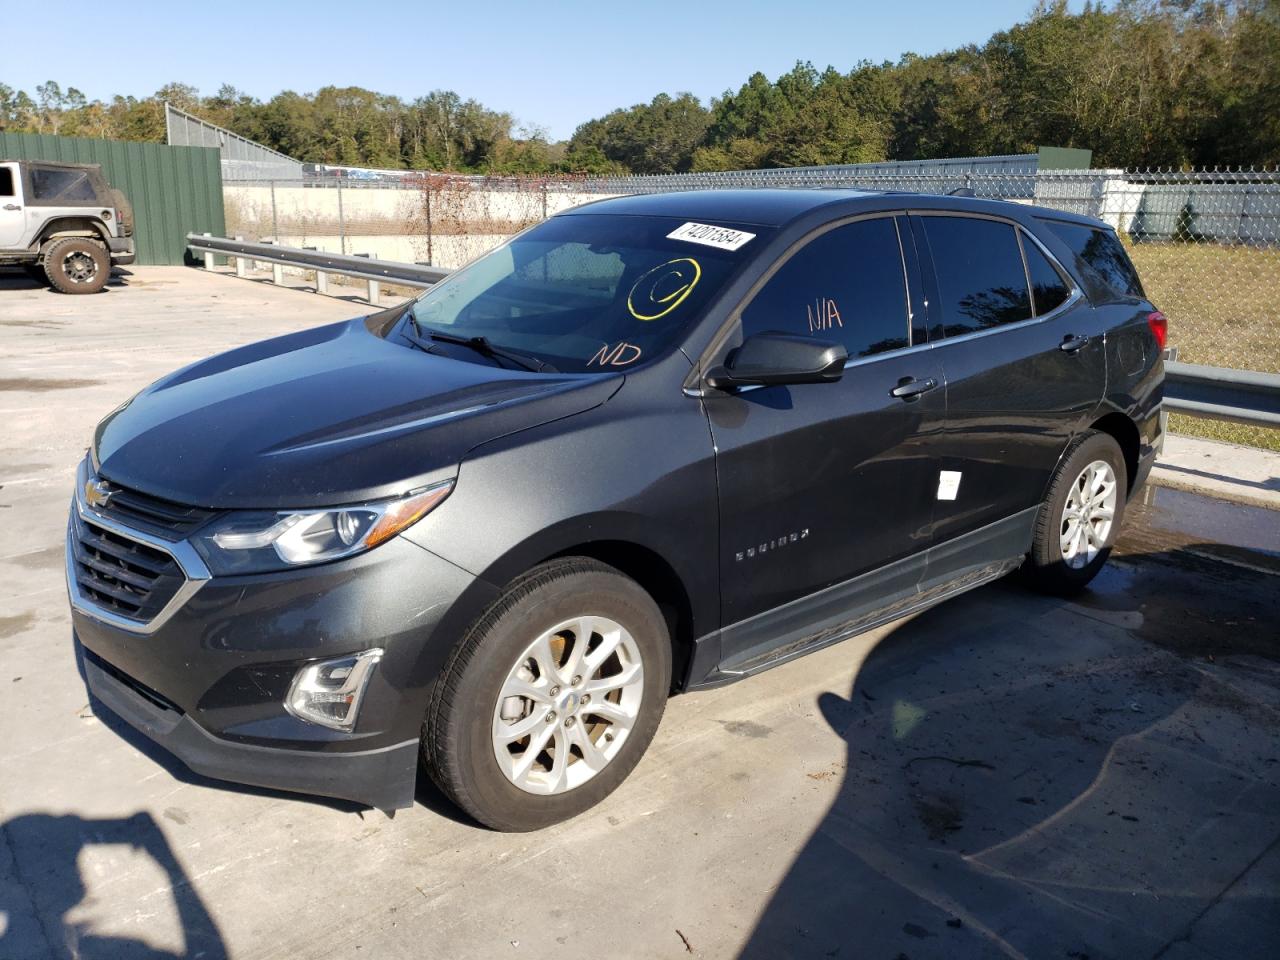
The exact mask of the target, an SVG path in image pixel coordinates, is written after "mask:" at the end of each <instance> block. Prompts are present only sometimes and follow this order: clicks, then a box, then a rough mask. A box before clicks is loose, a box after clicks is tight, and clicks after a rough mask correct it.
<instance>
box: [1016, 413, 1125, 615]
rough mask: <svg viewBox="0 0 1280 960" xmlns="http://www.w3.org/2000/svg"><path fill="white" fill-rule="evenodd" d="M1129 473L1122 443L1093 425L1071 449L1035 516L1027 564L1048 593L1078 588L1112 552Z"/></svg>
mask: <svg viewBox="0 0 1280 960" xmlns="http://www.w3.org/2000/svg"><path fill="white" fill-rule="evenodd" d="M1127 489H1128V475H1127V472H1126V470H1125V461H1124V454H1123V453H1122V452H1121V450H1120V445H1119V444H1117V443H1116V441H1115V440H1114V439H1113V438H1112V437H1111V436H1110V435H1108V434H1105V433H1100V432H1098V431H1096V430H1090V431H1088V432H1086V433H1084V434H1082V435H1081V436H1080V437H1079V438H1078V439H1077V440H1076V441H1075V442H1074V443H1073V444H1072V446H1071V448H1070V449H1069V450H1068V451H1067V454H1066V455H1065V456H1064V457H1063V459H1062V463H1061V464H1060V465H1059V467H1058V472H1057V473H1056V474H1055V475H1054V478H1053V481H1052V482H1051V483H1050V484H1049V491H1048V493H1047V494H1046V496H1045V500H1044V503H1042V504H1041V505H1040V513H1039V515H1038V516H1037V518H1036V528H1035V537H1034V540H1033V542H1032V546H1031V552H1030V554H1029V555H1028V557H1027V559H1028V563H1027V565H1026V568H1025V569H1026V570H1027V574H1028V576H1029V578H1030V580H1031V582H1032V584H1033V585H1034V586H1035V587H1036V588H1038V589H1040V590H1043V591H1044V592H1046V593H1051V594H1055V595H1058V596H1067V595H1070V594H1073V593H1076V592H1077V591H1079V590H1082V589H1084V587H1085V586H1086V585H1087V584H1088V583H1089V581H1090V580H1092V579H1093V578H1094V577H1095V576H1097V574H1098V571H1099V570H1101V569H1102V565H1103V564H1104V563H1106V562H1107V557H1108V556H1110V555H1111V548H1112V546H1113V545H1114V544H1115V540H1116V536H1117V535H1118V534H1119V532H1120V522H1121V520H1122V518H1123V516H1124V506H1125V491H1126V490H1127Z"/></svg>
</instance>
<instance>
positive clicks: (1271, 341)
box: [1125, 243, 1280, 452]
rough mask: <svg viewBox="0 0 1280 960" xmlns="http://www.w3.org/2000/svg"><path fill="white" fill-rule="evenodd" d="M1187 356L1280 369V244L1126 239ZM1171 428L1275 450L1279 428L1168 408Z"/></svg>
mask: <svg viewBox="0 0 1280 960" xmlns="http://www.w3.org/2000/svg"><path fill="white" fill-rule="evenodd" d="M1125 246H1126V247H1127V248H1128V250H1129V256H1130V257H1132V258H1133V263H1134V266H1136V267H1137V268H1138V274H1139V276H1141V277H1142V285H1143V287H1144V288H1145V289H1146V291H1147V296H1148V297H1149V298H1150V299H1151V302H1152V303H1154V304H1155V305H1156V306H1157V307H1159V308H1160V309H1161V310H1162V311H1164V313H1165V315H1166V316H1168V318H1169V343H1170V344H1171V345H1173V346H1176V347H1177V348H1178V359H1179V360H1181V361H1183V362H1184V363H1205V364H1209V365H1211V366H1215V367H1234V368H1235V369H1237V370H1260V371H1263V372H1264V373H1280V248H1275V247H1245V246H1224V245H1222V244H1216V243H1138V244H1130V243H1126V244H1125ZM1169 430H1170V431H1171V432H1173V433H1182V434H1186V435H1188V436H1193V437H1205V438H1207V439H1210V440H1223V441H1226V442H1228V443H1239V444H1243V445H1245V446H1250V447H1262V448H1263V449H1266V450H1275V451H1277V452H1280V430H1274V429H1272V428H1270V427H1255V426H1249V425H1247V424H1241V423H1226V422H1223V421H1219V420H1204V419H1202V418H1200V417H1188V416H1186V415H1183V414H1172V415H1171V416H1170V417H1169Z"/></svg>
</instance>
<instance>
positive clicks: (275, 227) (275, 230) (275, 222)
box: [271, 180, 280, 240]
mask: <svg viewBox="0 0 1280 960" xmlns="http://www.w3.org/2000/svg"><path fill="white" fill-rule="evenodd" d="M271 239H272V240H279V239H280V219H279V217H277V216H276V182H275V181H274V180H272V181H271Z"/></svg>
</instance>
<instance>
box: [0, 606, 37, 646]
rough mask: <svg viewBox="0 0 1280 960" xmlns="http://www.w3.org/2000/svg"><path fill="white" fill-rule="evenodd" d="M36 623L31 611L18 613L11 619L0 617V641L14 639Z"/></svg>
mask: <svg viewBox="0 0 1280 960" xmlns="http://www.w3.org/2000/svg"><path fill="white" fill-rule="evenodd" d="M35 622H36V615H35V614H34V613H32V612H31V611H29V610H28V611H27V612H26V613H19V614H16V615H14V616H11V617H0V639H3V638H6V637H16V636H17V635H18V634H20V633H22V632H23V631H25V630H28V629H30V628H31V626H32V624H34V623H35Z"/></svg>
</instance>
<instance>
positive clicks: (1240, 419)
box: [187, 233, 1280, 427]
mask: <svg viewBox="0 0 1280 960" xmlns="http://www.w3.org/2000/svg"><path fill="white" fill-rule="evenodd" d="M187 247H188V248H189V249H190V250H191V252H192V253H195V254H199V255H202V256H203V257H204V261H205V266H206V267H212V266H213V258H214V257H215V256H224V257H230V258H233V259H234V260H235V261H236V273H237V275H239V276H244V275H245V273H246V270H247V265H248V262H249V261H251V260H259V261H264V262H267V263H270V264H273V265H274V267H275V271H274V279H275V281H276V282H277V283H279V282H280V281H281V280H282V275H281V272H280V267H281V266H292V267H304V268H306V269H309V270H314V271H316V291H317V292H318V293H325V292H326V283H325V277H326V275H327V274H330V273H336V274H339V275H341V276H346V277H355V278H357V279H360V280H366V281H368V284H369V300H370V301H371V302H373V303H377V302H378V292H379V291H378V284H379V283H381V282H384V281H385V282H390V283H398V284H401V285H403V286H406V287H429V286H431V285H432V284H433V283H436V282H438V281H440V280H443V279H444V278H445V277H447V276H448V275H449V273H450V272H451V271H449V270H445V269H443V268H441V267H431V266H427V265H426V264H420V263H397V262H395V261H392V260H374V259H372V258H370V257H363V256H358V255H355V256H352V255H348V254H341V253H325V252H324V251H321V250H300V249H298V248H296V247H278V246H276V245H275V244H271V243H250V242H247V241H244V240H228V239H227V238H225V237H213V236H206V235H201V234H194V233H189V234H187ZM1170 354H1171V355H1173V356H1176V353H1175V352H1174V351H1172V350H1171V351H1170ZM1164 369H1165V386H1164V407H1165V410H1166V411H1172V412H1176V413H1185V414H1189V415H1191V416H1195V417H1207V418H1209V419H1213V420H1231V421H1234V422H1237V423H1249V424H1257V425H1260V426H1266V427H1280V374H1275V373H1256V372H1254V371H1251V370H1230V369H1227V368H1225V367H1209V366H1203V365H1201V364H1195V363H1179V362H1176V361H1174V360H1171V359H1170V360H1166V361H1165V365H1164Z"/></svg>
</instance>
